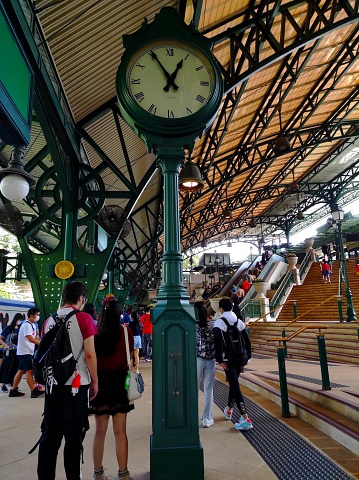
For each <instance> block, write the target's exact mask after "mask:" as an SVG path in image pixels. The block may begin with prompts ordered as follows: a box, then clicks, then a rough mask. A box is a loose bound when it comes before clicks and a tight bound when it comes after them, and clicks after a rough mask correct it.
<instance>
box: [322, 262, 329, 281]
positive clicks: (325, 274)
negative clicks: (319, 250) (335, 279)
mask: <svg viewBox="0 0 359 480" xmlns="http://www.w3.org/2000/svg"><path fill="white" fill-rule="evenodd" d="M321 270H322V276H323V280H324V282H325V283H331V281H330V274H331V271H330V265H329V263H328V262H327V261H326V260H323V262H322V267H321Z"/></svg>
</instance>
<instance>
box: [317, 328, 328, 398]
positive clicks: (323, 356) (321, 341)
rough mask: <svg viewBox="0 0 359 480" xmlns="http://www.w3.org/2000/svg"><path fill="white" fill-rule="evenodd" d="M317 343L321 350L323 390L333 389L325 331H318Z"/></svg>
mask: <svg viewBox="0 0 359 480" xmlns="http://www.w3.org/2000/svg"><path fill="white" fill-rule="evenodd" d="M317 343H318V351H319V361H320V370H321V373H322V390H331V387H330V380H329V370H328V359H327V351H326V348H325V338H324V333H321V332H320V331H319V333H317Z"/></svg>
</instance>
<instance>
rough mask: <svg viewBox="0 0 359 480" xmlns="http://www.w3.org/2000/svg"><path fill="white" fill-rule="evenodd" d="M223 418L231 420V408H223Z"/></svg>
mask: <svg viewBox="0 0 359 480" xmlns="http://www.w3.org/2000/svg"><path fill="white" fill-rule="evenodd" d="M223 413H224V417H225V419H226V420H232V415H233V408H229V407H228V406H227V407H225V409H224V410H223Z"/></svg>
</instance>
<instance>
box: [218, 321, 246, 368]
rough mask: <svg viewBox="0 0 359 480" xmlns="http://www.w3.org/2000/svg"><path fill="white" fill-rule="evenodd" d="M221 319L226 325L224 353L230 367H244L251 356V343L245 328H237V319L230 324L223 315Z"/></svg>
mask: <svg viewBox="0 0 359 480" xmlns="http://www.w3.org/2000/svg"><path fill="white" fill-rule="evenodd" d="M221 320H223V322H224V323H225V324H226V325H227V332H223V333H224V334H225V337H224V344H225V354H226V357H227V359H228V364H229V366H230V367H244V366H245V365H247V363H248V360H249V359H250V358H251V343H250V340H249V337H248V334H247V332H246V330H242V331H239V330H238V320H237V321H236V322H235V323H234V324H233V325H231V324H230V323H229V322H228V321H227V320H226V319H225V318H224V317H221Z"/></svg>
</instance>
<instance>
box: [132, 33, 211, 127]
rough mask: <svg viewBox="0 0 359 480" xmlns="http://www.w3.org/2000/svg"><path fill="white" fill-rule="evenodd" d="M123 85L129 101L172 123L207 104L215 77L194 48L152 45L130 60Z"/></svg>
mask: <svg viewBox="0 0 359 480" xmlns="http://www.w3.org/2000/svg"><path fill="white" fill-rule="evenodd" d="M126 81H127V86H128V89H129V91H130V94H131V96H132V98H133V99H134V100H135V101H136V102H137V104H138V105H139V106H140V107H141V108H142V109H143V110H145V111H147V112H148V113H150V114H152V115H155V116H157V117H162V118H167V119H168V118H174V119H175V118H184V117H188V116H190V115H192V114H194V113H196V112H198V111H199V110H200V109H201V108H203V107H204V106H205V105H206V104H207V102H208V101H209V99H210V98H211V95H212V93H213V90H214V87H215V74H214V72H213V67H212V66H211V64H210V62H209V61H208V60H207V59H206V57H205V55H203V54H202V53H201V52H200V51H198V50H197V49H196V48H194V47H191V46H187V45H185V44H184V45H182V44H178V43H176V44H175V43H173V44H171V43H170V42H168V43H166V45H163V44H159V43H155V44H152V45H150V46H147V47H146V48H144V49H143V50H141V51H140V52H138V53H137V54H136V55H135V56H134V57H133V58H132V60H131V61H130V62H129V65H128V68H127V79H126Z"/></svg>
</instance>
